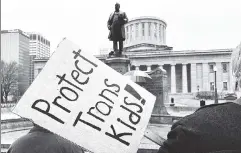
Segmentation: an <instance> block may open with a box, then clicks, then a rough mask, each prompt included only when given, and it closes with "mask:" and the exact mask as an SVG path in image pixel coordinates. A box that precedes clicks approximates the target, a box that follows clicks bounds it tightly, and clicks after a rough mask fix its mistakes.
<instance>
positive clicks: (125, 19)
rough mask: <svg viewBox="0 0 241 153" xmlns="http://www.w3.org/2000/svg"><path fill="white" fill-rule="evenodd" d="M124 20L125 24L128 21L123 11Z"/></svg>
mask: <svg viewBox="0 0 241 153" xmlns="http://www.w3.org/2000/svg"><path fill="white" fill-rule="evenodd" d="M124 21H125V24H126V23H127V22H128V18H127V15H126V13H125V12H124Z"/></svg>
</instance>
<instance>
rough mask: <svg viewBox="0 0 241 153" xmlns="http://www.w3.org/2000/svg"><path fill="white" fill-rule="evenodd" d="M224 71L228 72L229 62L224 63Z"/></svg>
mask: <svg viewBox="0 0 241 153" xmlns="http://www.w3.org/2000/svg"><path fill="white" fill-rule="evenodd" d="M222 68H223V73H227V72H228V63H222Z"/></svg>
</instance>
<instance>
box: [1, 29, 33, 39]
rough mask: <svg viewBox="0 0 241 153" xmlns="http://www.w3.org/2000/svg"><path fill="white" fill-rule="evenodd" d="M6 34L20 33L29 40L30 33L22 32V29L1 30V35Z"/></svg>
mask: <svg viewBox="0 0 241 153" xmlns="http://www.w3.org/2000/svg"><path fill="white" fill-rule="evenodd" d="M5 33H19V34H21V35H23V36H25V37H27V38H29V35H28V33H26V32H24V31H22V30H20V29H13V30H1V34H5Z"/></svg>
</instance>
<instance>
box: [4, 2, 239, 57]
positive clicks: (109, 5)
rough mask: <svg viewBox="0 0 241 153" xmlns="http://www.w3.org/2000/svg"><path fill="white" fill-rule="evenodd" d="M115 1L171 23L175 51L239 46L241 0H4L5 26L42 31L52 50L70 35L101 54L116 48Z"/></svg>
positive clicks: (132, 13) (132, 12)
mask: <svg viewBox="0 0 241 153" xmlns="http://www.w3.org/2000/svg"><path fill="white" fill-rule="evenodd" d="M116 2H119V3H120V5H121V7H120V10H121V11H124V12H126V14H127V16H128V18H129V19H131V18H135V17H139V16H156V17H159V18H161V19H163V20H164V21H166V22H167V32H166V35H167V45H168V46H172V47H173V49H174V50H188V49H195V50H201V49H222V48H234V47H236V46H237V45H238V44H239V43H240V42H241V7H240V6H241V1H240V0H143V1H140V0H117V1H116V0H102V1H101V0H88V1H87V0H2V1H1V3H2V5H1V7H2V8H1V17H2V20H1V28H2V30H8V29H21V30H23V31H25V32H38V33H41V34H42V35H43V36H45V37H46V38H47V39H48V40H50V42H51V52H53V51H54V50H55V48H56V47H57V45H58V43H59V42H60V41H61V40H62V38H64V37H67V38H68V39H70V40H72V41H73V42H75V43H76V44H78V45H79V46H80V48H82V49H84V50H87V51H89V52H91V53H92V54H99V49H100V48H108V47H112V43H111V42H109V40H108V39H107V37H108V29H107V20H108V18H109V15H110V13H111V12H113V11H114V5H115V3H116Z"/></svg>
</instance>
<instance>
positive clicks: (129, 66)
mask: <svg viewBox="0 0 241 153" xmlns="http://www.w3.org/2000/svg"><path fill="white" fill-rule="evenodd" d="M129 71H131V65H130V64H129V65H128V72H129Z"/></svg>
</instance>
